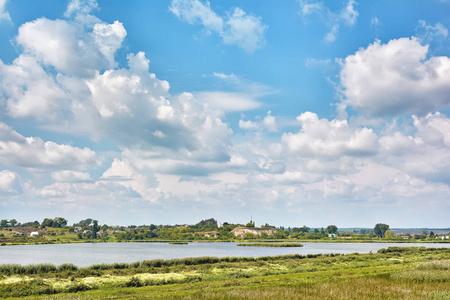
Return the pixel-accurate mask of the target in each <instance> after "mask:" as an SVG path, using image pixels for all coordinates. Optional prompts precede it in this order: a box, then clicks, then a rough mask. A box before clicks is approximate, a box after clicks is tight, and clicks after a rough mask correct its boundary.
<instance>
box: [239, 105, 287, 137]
mask: <svg viewBox="0 0 450 300" xmlns="http://www.w3.org/2000/svg"><path fill="white" fill-rule="evenodd" d="M255 119H256V121H255V122H253V121H244V120H239V128H242V129H246V130H262V129H265V130H267V131H269V132H277V131H278V124H277V119H276V117H274V116H272V112H271V111H270V110H269V111H268V112H267V115H266V116H265V117H264V118H263V119H262V120H261V117H260V116H257V117H256V118H255Z"/></svg>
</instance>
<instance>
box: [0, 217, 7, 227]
mask: <svg viewBox="0 0 450 300" xmlns="http://www.w3.org/2000/svg"><path fill="white" fill-rule="evenodd" d="M8 224H9V222H8V220H5V219H3V220H1V221H0V227H8Z"/></svg>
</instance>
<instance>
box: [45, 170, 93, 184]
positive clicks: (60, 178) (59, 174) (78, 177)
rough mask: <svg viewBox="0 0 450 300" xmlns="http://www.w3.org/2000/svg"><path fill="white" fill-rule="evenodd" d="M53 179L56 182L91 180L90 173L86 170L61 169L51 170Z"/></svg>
mask: <svg viewBox="0 0 450 300" xmlns="http://www.w3.org/2000/svg"><path fill="white" fill-rule="evenodd" d="M51 176H52V178H53V180H55V181H57V182H86V181H91V180H92V179H91V175H89V173H86V172H80V171H73V170H62V171H55V172H52V175H51Z"/></svg>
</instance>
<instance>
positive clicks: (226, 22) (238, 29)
mask: <svg viewBox="0 0 450 300" xmlns="http://www.w3.org/2000/svg"><path fill="white" fill-rule="evenodd" d="M169 9H170V11H171V12H172V13H173V14H174V15H175V16H176V17H177V18H179V19H180V20H182V21H185V22H187V23H189V24H191V25H193V24H201V25H203V26H204V27H205V29H207V30H209V31H213V32H216V33H217V34H219V35H220V36H221V37H222V39H223V42H224V43H225V44H230V45H236V46H238V47H240V48H242V49H243V50H244V51H246V52H248V53H253V52H255V51H256V50H258V49H260V48H262V47H263V46H264V45H265V37H264V34H265V32H266V30H267V28H268V26H267V25H265V24H263V23H262V22H261V18H260V17H255V16H252V15H247V13H246V12H245V11H244V10H242V9H241V8H239V7H236V8H235V9H234V11H233V12H232V13H228V14H227V16H226V18H225V19H224V18H222V17H220V16H218V15H217V14H216V13H215V12H214V11H213V10H212V9H211V6H210V3H209V2H205V3H202V2H200V1H199V0H193V1H188V0H172V3H171V5H170V7H169Z"/></svg>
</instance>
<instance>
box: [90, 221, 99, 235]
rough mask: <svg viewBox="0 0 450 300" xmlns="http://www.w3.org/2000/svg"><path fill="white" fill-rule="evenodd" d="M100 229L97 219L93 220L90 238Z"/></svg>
mask: <svg viewBox="0 0 450 300" xmlns="http://www.w3.org/2000/svg"><path fill="white" fill-rule="evenodd" d="M99 230H100V227H99V226H98V221H97V220H94V225H93V226H92V238H93V239H96V238H97V232H98V231H99Z"/></svg>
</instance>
